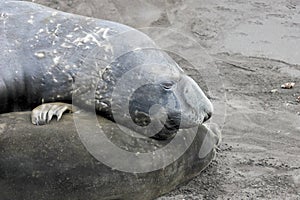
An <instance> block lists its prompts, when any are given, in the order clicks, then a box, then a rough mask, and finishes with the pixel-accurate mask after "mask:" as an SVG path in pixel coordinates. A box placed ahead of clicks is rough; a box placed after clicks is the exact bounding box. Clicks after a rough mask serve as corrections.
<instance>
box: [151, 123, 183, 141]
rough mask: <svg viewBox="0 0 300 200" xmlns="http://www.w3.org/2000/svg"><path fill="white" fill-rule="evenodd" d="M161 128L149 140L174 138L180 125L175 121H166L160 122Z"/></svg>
mask: <svg viewBox="0 0 300 200" xmlns="http://www.w3.org/2000/svg"><path fill="white" fill-rule="evenodd" d="M160 123H161V124H163V128H162V129H161V130H160V131H159V132H158V133H157V134H155V135H154V136H152V137H151V138H153V139H157V140H169V139H172V138H174V136H175V135H176V133H177V131H178V130H179V128H180V123H179V122H177V120H172V119H167V121H165V122H164V121H160Z"/></svg>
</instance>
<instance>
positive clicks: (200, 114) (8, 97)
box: [0, 1, 213, 139]
mask: <svg viewBox="0 0 300 200" xmlns="http://www.w3.org/2000/svg"><path fill="white" fill-rule="evenodd" d="M0 46H1V54H0V113H6V112H12V111H20V110H30V109H33V108H35V107H36V106H39V105H41V104H42V103H49V102H64V103H73V104H74V105H77V106H78V107H80V108H84V109H96V111H97V113H99V114H101V115H103V116H105V117H107V118H108V119H110V120H113V121H114V120H115V118H114V115H115V113H117V114H118V115H120V116H123V118H121V120H116V121H117V123H120V124H122V125H124V126H127V127H128V128H133V127H131V125H130V124H131V122H132V121H134V124H135V125H137V126H140V127H145V126H147V125H149V124H150V123H151V122H155V121H158V122H159V123H162V125H163V129H162V130H161V131H160V132H159V133H157V134H156V135H154V136H153V137H154V138H157V139H168V138H171V137H173V136H174V134H175V133H176V132H177V130H178V129H179V128H190V127H194V126H198V125H199V124H202V123H203V122H204V121H206V120H208V119H209V118H210V116H211V114H212V110H213V108H212V104H211V103H210V101H209V100H208V98H207V97H206V96H205V94H204V93H203V92H202V90H201V89H200V87H199V86H198V85H197V84H196V82H195V81H194V80H192V79H191V78H190V77H188V76H187V75H185V74H184V72H183V70H182V69H181V68H180V67H179V66H178V65H177V64H176V62H175V61H174V60H173V59H172V58H171V57H169V56H168V55H167V54H166V53H165V52H163V51H161V50H159V49H158V48H157V47H156V45H155V44H154V42H153V41H152V40H151V39H150V38H149V37H148V36H146V35H145V34H143V33H142V32H139V31H138V30H135V29H133V28H131V27H128V26H125V25H122V24H119V23H115V22H110V21H105V20H99V19H93V18H88V17H83V16H78V15H74V14H68V13H64V12H60V11H56V10H53V9H50V8H47V7H44V6H40V5H38V4H34V3H29V2H21V1H18V2H15V1H8V2H3V3H1V4H0ZM141 66H142V67H141ZM160 66H161V67H160ZM139 67H140V68H139ZM136 69H138V70H136ZM132 70H136V71H134V73H133V75H132V76H131V77H130V79H128V80H125V81H123V82H122V83H121V84H120V86H119V87H122V88H121V91H130V90H132V88H134V87H135V85H136V84H137V83H138V82H139V81H140V79H142V80H147V81H148V82H147V84H145V85H142V86H141V87H138V88H136V89H135V91H134V92H133V93H132V94H130V96H126V95H124V94H119V93H116V94H114V93H113V91H114V90H115V88H116V87H117V86H118V81H119V80H120V79H121V78H122V77H123V76H124V74H126V73H128V72H130V71H132ZM113 94H114V95H115V96H116V97H115V96H113ZM115 99H116V100H115ZM128 101H129V103H128V113H127V112H124V109H123V107H122V106H123V104H124V103H125V102H128ZM112 104H114V105H115V106H114V107H113V108H114V109H113V108H112ZM156 104H159V105H160V106H161V107H163V108H164V109H165V112H166V115H167V117H166V119H165V120H162V118H161V114H157V115H155V114H154V115H151V107H152V106H153V105H156ZM67 109H70V108H69V107H67V108H66V107H65V109H60V113H59V114H62V112H63V111H65V110H67ZM50 111H51V112H52V113H54V114H53V115H59V114H57V113H56V112H57V109H56V110H55V109H54V108H53V107H51V106H48V107H47V109H46V110H44V109H41V108H38V109H37V110H36V115H33V116H32V118H33V119H32V122H33V123H34V124H45V123H47V122H48V121H49V120H50V119H51V117H52V115H51V117H50V116H49V115H48V114H49V112H50ZM156 113H159V112H156ZM59 118H60V116H59Z"/></svg>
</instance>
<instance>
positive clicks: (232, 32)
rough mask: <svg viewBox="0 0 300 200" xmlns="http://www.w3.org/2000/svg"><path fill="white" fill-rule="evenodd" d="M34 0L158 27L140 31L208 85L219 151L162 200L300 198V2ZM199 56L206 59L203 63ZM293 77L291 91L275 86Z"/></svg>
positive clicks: (123, 21)
mask: <svg viewBox="0 0 300 200" xmlns="http://www.w3.org/2000/svg"><path fill="white" fill-rule="evenodd" d="M35 2H37V3H42V4H44V5H47V6H50V7H53V8H56V9H60V10H63V11H67V12H72V13H77V14H81V15H86V16H93V17H97V18H102V19H108V20H113V21H118V22H121V23H124V24H127V25H131V26H133V27H135V28H143V27H160V29H157V28H155V29H150V28H147V29H146V32H148V33H149V34H150V36H151V37H154V38H155V39H156V40H157V41H158V43H159V45H163V47H166V48H167V49H168V50H170V51H172V52H173V53H175V54H180V53H182V56H181V57H182V59H178V61H179V63H181V64H182V65H183V67H184V68H185V69H186V71H187V73H189V74H190V75H191V76H193V78H194V79H196V80H197V81H198V82H199V84H201V86H202V87H203V88H204V90H206V91H207V93H208V95H209V96H210V98H211V100H212V102H213V104H214V106H215V115H214V118H212V121H215V122H217V123H219V124H220V126H221V127H222V132H223V143H222V145H221V146H220V149H219V151H218V155H217V158H216V160H215V161H214V162H213V163H212V164H211V165H210V167H209V168H208V169H206V170H205V171H204V172H203V173H202V174H201V175H200V176H198V177H197V178H195V179H194V180H192V181H190V182H189V183H187V184H186V185H183V186H181V187H179V188H178V189H177V190H175V191H173V192H171V193H170V194H167V195H166V196H163V197H161V198H160V200H171V199H300V103H299V102H297V101H296V98H297V97H298V96H300V34H299V33H300V1H298V0H250V1H243V0H213V1H210V0H186V1H183V0H130V1H129V0H122V1H121V0H89V1H88V0H35ZM159 30H161V31H162V32H161V31H159ZM170 30H173V31H171V32H168V31H170ZM174 31H175V32H174ZM176 32H178V33H177V34H176ZM179 33H180V34H179ZM184 38H185V39H184ZM187 38H188V39H187ZM197 45H201V46H202V48H201V47H200V46H197ZM208 57H209V58H210V60H208ZM201 59H203V60H205V63H209V65H208V64H207V65H204V67H201ZM195 60H196V61H195ZM197 60H198V61H197ZM203 60H202V61H203ZM187 61H188V62H187ZM191 62H192V63H191ZM189 64H191V65H192V66H197V67H198V68H197V67H189V66H190V65H189ZM209 66H210V67H209ZM199 74H200V75H199ZM203 80H204V81H203ZM290 81H292V82H295V83H296V86H295V87H294V88H293V89H289V90H287V89H281V88H280V86H281V84H283V83H285V82H290ZM274 89H276V91H275V92H273V93H272V92H271V90H274Z"/></svg>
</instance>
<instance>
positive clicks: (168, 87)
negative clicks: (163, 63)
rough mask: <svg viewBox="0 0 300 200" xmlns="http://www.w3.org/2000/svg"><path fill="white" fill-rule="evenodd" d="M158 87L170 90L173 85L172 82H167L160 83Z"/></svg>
mask: <svg viewBox="0 0 300 200" xmlns="http://www.w3.org/2000/svg"><path fill="white" fill-rule="evenodd" d="M160 85H161V86H162V87H163V89H165V90H170V89H171V88H172V86H173V85H174V82H173V81H167V82H163V83H160Z"/></svg>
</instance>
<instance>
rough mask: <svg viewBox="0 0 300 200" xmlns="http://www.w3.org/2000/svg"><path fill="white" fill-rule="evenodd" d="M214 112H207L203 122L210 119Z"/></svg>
mask: <svg viewBox="0 0 300 200" xmlns="http://www.w3.org/2000/svg"><path fill="white" fill-rule="evenodd" d="M211 115H212V112H208V113H206V116H205V117H204V120H203V122H206V121H207V120H209V119H210V118H211Z"/></svg>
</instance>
